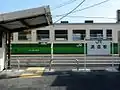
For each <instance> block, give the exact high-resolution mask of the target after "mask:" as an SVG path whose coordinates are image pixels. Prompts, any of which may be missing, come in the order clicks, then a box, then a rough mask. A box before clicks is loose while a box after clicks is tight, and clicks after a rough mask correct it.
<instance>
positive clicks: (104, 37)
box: [103, 29, 107, 39]
mask: <svg viewBox="0 0 120 90" xmlns="http://www.w3.org/2000/svg"><path fill="white" fill-rule="evenodd" d="M106 38H107V37H106V29H103V39H106Z"/></svg>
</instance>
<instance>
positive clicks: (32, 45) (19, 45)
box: [11, 22, 120, 55]
mask: <svg viewBox="0 0 120 90" xmlns="http://www.w3.org/2000/svg"><path fill="white" fill-rule="evenodd" d="M119 31H120V23H94V22H85V23H69V22H67V23H66V22H65V23H64V22H61V23H55V24H53V25H50V26H46V27H42V28H36V29H32V30H25V31H20V32H15V33H13V34H12V39H11V53H12V54H51V50H53V54H81V55H82V54H83V55H84V54H86V55H112V54H119V36H120V35H119V34H118V33H119ZM52 43H53V47H51V44H52Z"/></svg>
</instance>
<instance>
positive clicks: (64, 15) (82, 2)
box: [54, 0, 86, 23]
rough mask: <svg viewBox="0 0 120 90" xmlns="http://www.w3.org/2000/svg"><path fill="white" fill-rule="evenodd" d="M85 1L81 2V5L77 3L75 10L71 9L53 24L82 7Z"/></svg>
mask: <svg viewBox="0 0 120 90" xmlns="http://www.w3.org/2000/svg"><path fill="white" fill-rule="evenodd" d="M85 1H86V0H83V1H82V2H81V3H79V4H78V5H77V6H76V7H75V8H73V9H72V10H71V11H70V12H68V13H66V14H65V15H63V16H62V17H61V18H60V19H58V20H57V21H55V22H54V23H57V22H58V21H60V20H61V19H63V18H64V17H66V16H67V15H69V14H71V13H72V12H74V11H75V10H76V9H77V8H78V7H79V6H80V5H82V4H83V3H84V2H85Z"/></svg>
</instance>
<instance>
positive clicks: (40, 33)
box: [37, 30, 49, 40]
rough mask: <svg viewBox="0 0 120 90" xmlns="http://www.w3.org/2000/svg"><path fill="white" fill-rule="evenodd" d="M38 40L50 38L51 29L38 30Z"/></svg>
mask: <svg viewBox="0 0 120 90" xmlns="http://www.w3.org/2000/svg"><path fill="white" fill-rule="evenodd" d="M37 40H49V30H37Z"/></svg>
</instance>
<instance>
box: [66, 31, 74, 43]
mask: <svg viewBox="0 0 120 90" xmlns="http://www.w3.org/2000/svg"><path fill="white" fill-rule="evenodd" d="M67 32H68V42H72V41H73V29H68V31H67Z"/></svg>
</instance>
